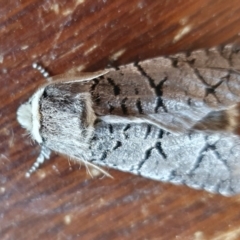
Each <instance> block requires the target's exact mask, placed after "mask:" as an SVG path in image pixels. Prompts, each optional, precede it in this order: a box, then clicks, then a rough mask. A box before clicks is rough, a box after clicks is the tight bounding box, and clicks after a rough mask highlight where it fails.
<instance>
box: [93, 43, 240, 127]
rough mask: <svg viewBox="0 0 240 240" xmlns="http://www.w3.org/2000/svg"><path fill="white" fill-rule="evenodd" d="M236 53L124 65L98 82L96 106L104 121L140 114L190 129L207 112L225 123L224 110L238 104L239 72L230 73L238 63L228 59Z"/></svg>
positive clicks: (161, 124) (226, 50)
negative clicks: (223, 119) (223, 118)
mask: <svg viewBox="0 0 240 240" xmlns="http://www.w3.org/2000/svg"><path fill="white" fill-rule="evenodd" d="M222 52H224V54H223V53H222ZM223 56H224V57H223ZM237 57H239V58H240V56H239V54H238V52H237V51H236V52H235V50H234V49H233V48H231V47H225V48H224V49H217V48H215V49H212V50H208V51H205V50H200V51H195V52H192V53H190V54H176V55H172V56H170V57H159V58H155V59H150V60H146V61H143V62H139V63H135V64H129V65H126V66H122V67H120V68H119V69H118V70H116V71H110V72H108V73H107V74H105V75H104V76H103V77H102V79H101V80H100V81H99V82H98V83H97V84H95V86H94V90H93V91H92V95H93V99H95V100H96V101H94V102H95V105H94V110H95V112H96V113H97V114H98V115H99V116H106V115H108V117H107V118H106V117H105V119H107V120H108V121H109V122H111V123H112V122H114V121H115V120H116V122H117V118H118V117H125V118H126V119H127V118H128V119H127V120H130V121H129V122H131V119H132V121H133V122H134V121H135V122H136V121H138V120H139V118H141V119H142V120H143V121H144V120H146V122H147V123H149V120H150V121H152V122H155V123H158V124H159V127H162V128H163V129H165V130H169V131H170V132H182V131H186V130H189V129H191V128H192V127H193V126H195V125H196V124H197V123H198V122H199V121H200V122H201V121H202V120H204V121H206V119H208V116H209V114H210V117H211V118H212V117H213V116H214V117H215V116H220V117H221V118H220V119H219V121H221V120H222V117H224V116H225V113H224V111H227V110H229V109H232V108H233V107H234V106H235V105H236V104H237V103H238V102H240V76H239V74H237V73H236V72H234V71H231V68H232V67H233V66H234V68H236V69H238V68H239V66H240V63H239V62H237V61H236V60H234V61H233V62H234V64H233V63H231V60H230V59H237ZM213 112H217V113H216V114H215V115H214V114H212V113H213ZM219 112H221V113H222V114H218V113H219ZM236 112H237V114H238V109H236V111H233V113H234V117H236V116H235V115H236ZM211 114H212V115H211ZM136 117H139V118H138V119H136ZM111 118H112V119H111ZM120 121H123V118H119V122H120ZM218 130H221V127H220V128H218Z"/></svg>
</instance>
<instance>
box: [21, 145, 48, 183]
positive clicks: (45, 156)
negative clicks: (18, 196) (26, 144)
mask: <svg viewBox="0 0 240 240" xmlns="http://www.w3.org/2000/svg"><path fill="white" fill-rule="evenodd" d="M50 154H51V150H50V149H49V148H47V147H46V146H44V145H43V146H42V147H41V152H40V154H39V156H38V157H37V159H36V161H35V162H34V164H33V165H32V167H31V168H30V169H29V170H28V171H27V172H26V174H25V177H26V178H29V177H30V175H31V174H32V173H34V172H35V171H36V170H37V169H38V168H39V166H40V165H41V164H43V163H44V161H45V159H49V157H50Z"/></svg>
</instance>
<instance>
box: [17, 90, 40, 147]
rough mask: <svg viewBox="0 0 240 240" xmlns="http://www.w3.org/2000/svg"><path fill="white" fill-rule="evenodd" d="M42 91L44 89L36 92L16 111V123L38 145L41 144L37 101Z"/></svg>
mask: <svg viewBox="0 0 240 240" xmlns="http://www.w3.org/2000/svg"><path fill="white" fill-rule="evenodd" d="M43 91H44V88H41V89H39V90H38V91H36V92H35V93H34V94H33V96H32V97H31V98H30V99H29V100H28V101H27V102H26V103H23V104H22V105H21V106H20V107H19V108H18V110H17V120H18V122H19V123H20V124H21V126H22V127H23V128H25V129H26V130H27V131H28V132H29V133H30V135H31V136H32V138H33V139H34V140H36V141H37V142H38V143H42V137H41V135H40V126H41V114H40V109H39V101H40V98H41V96H42V94H43Z"/></svg>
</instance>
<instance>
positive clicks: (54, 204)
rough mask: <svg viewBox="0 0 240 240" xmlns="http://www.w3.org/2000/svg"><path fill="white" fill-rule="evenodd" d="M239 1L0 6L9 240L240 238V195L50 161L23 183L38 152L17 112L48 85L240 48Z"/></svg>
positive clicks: (2, 199) (2, 230) (2, 157)
mask: <svg viewBox="0 0 240 240" xmlns="http://www.w3.org/2000/svg"><path fill="white" fill-rule="evenodd" d="M239 34H240V1H238V0H231V1H230V0H229V1H226V0H193V1H191V0H182V1H181V0H179V1H176V0H164V1H152V0H131V1H130V0H117V1H112V0H101V1H97V0H75V1H69V0H65V1H57V0H48V1H47V0H45V1H44V0H28V1H26V0H22V1H21V0H8V1H0V64H1V68H0V96H1V101H0V105H1V106H0V126H1V128H0V142H1V143H0V238H1V239H59V240H61V239H87V240H88V239H90V240H99V239H100V240H101V239H103V240H110V239H146V240H147V239H151V240H152V239H153V240H157V239H177V240H179V239H184V240H186V239H187V240H188V239H193V240H203V239H214V240H225V239H229V240H234V239H240V228H239V227H240V198H239V196H235V197H231V198H226V197H223V196H218V195H213V194H210V193H207V192H204V191H197V190H192V189H189V188H188V187H185V186H174V185H172V184H167V183H160V182H155V181H151V180H148V179H143V178H141V177H138V176H133V175H130V174H127V173H121V172H117V171H114V170H109V173H110V174H111V175H113V176H114V179H110V178H107V177H101V176H98V177H96V178H91V177H90V176H89V175H88V174H87V173H86V170H85V168H84V167H83V166H82V167H80V166H79V164H74V163H72V162H69V161H68V160H66V159H65V158H64V157H62V156H58V155H52V158H51V160H50V161H49V162H47V163H45V164H44V165H43V166H42V167H41V169H40V170H38V171H37V172H36V173H34V174H33V175H32V176H31V178H30V179H26V178H25V177H24V175H25V172H26V171H27V170H28V169H29V168H30V166H31V165H32V163H33V162H34V160H35V158H36V157H37V155H38V153H39V148H38V146H37V145H36V144H34V143H33V141H31V139H30V137H29V136H28V135H27V134H26V133H25V132H24V130H23V129H21V127H20V126H19V125H18V123H17V122H16V109H17V108H18V106H19V105H20V104H21V103H23V102H24V101H26V100H27V99H28V97H29V96H31V94H32V93H33V92H34V91H35V90H36V89H37V87H38V86H40V84H42V83H44V81H45V80H44V79H43V78H42V77H41V75H40V74H39V73H37V72H36V71H34V70H33V69H32V68H31V64H32V63H33V62H38V63H42V64H43V65H44V66H46V67H47V69H48V70H49V71H50V72H51V74H52V75H56V74H60V73H64V72H66V71H67V70H69V69H71V68H73V67H81V68H82V69H83V70H85V71H94V70H99V69H103V68H105V67H107V66H108V65H114V66H118V65H122V64H126V63H129V62H133V61H136V60H144V59H147V58H151V57H155V56H160V55H165V54H171V53H176V52H179V51H185V50H186V51H188V50H194V49H198V48H208V47H212V46H215V45H219V44H226V43H235V44H237V43H238V42H239Z"/></svg>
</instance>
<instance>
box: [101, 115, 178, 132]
mask: <svg viewBox="0 0 240 240" xmlns="http://www.w3.org/2000/svg"><path fill="white" fill-rule="evenodd" d="M98 118H99V119H100V120H102V121H104V122H106V123H109V124H131V123H138V124H141V123H146V124H151V125H153V126H156V127H158V128H161V129H163V130H166V131H168V132H172V133H179V132H180V129H179V128H178V127H169V126H168V125H167V124H164V123H162V122H160V121H158V120H156V119H154V118H152V117H150V116H142V117H141V116H139V117H132V116H129V117H122V116H117V115H105V116H98Z"/></svg>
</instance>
